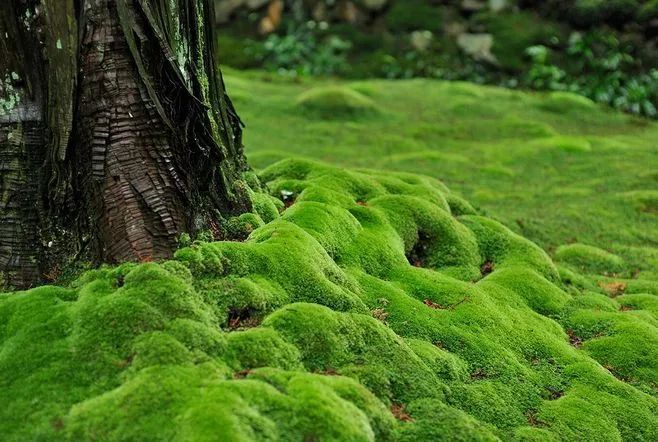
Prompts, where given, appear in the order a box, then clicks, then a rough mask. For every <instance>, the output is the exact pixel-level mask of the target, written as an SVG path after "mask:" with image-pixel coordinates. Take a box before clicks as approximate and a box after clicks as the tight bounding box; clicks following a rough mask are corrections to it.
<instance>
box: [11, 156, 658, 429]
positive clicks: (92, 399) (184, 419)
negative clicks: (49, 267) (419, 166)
mask: <svg viewBox="0 0 658 442" xmlns="http://www.w3.org/2000/svg"><path fill="white" fill-rule="evenodd" d="M260 178H261V181H262V182H263V184H264V185H266V187H267V188H269V189H270V192H271V194H272V197H280V198H281V199H286V202H287V206H288V207H286V208H285V210H283V213H281V214H280V216H279V215H278V209H277V215H276V216H273V217H272V218H271V219H270V220H269V221H268V222H267V223H265V222H264V221H262V218H261V216H260V215H256V214H248V215H243V216H242V217H241V218H237V219H236V220H237V221H233V222H234V223H237V225H238V226H242V225H244V222H247V221H249V222H254V224H257V225H255V226H254V227H255V229H253V230H252V231H251V232H250V234H249V236H248V238H246V239H245V240H244V241H241V242H236V241H234V242H214V243H203V242H196V243H194V244H192V245H191V246H189V247H186V248H184V249H181V250H179V251H178V252H177V254H176V256H175V259H174V260H172V261H167V262H164V263H161V264H156V263H146V264H124V265H122V266H119V267H116V268H109V267H103V268H100V269H97V270H92V271H89V272H86V273H85V274H83V275H82V276H81V277H80V278H79V279H78V280H77V281H75V282H74V283H72V284H71V285H70V287H68V288H61V287H41V288H36V289H33V290H30V291H27V292H21V293H13V294H4V295H0V397H3V398H5V403H4V404H3V405H5V406H4V407H0V433H2V434H3V435H4V436H5V437H6V438H8V439H10V440H24V439H46V440H52V439H70V440H91V439H102V440H119V439H121V440H126V439H128V440H134V439H140V440H141V439H177V438H179V439H190V440H217V439H222V440H277V439H284V440H306V439H309V440H310V439H313V440H327V441H330V440H355V441H360V440H363V441H373V440H497V439H504V440H513V439H518V440H551V439H554V440H565V439H568V440H588V439H592V440H607V439H611V440H618V439H633V438H638V439H643V440H655V439H656V438H658V433H657V431H658V430H656V429H657V428H658V400H657V399H656V390H655V385H656V383H657V382H658V379H657V378H656V373H658V366H656V361H658V332H656V330H657V329H658V318H657V317H656V305H655V304H656V303H655V302H654V301H655V299H654V298H655V295H656V294H658V288H656V287H654V286H653V285H651V281H649V280H640V279H638V280H623V281H625V282H624V284H627V287H626V289H625V291H624V292H623V293H620V294H618V295H617V297H616V298H615V299H613V298H612V297H610V296H607V295H604V294H602V293H596V292H595V291H593V290H599V289H600V288H601V287H599V285H601V284H605V283H609V282H610V281H613V282H614V281H615V280H614V279H612V278H604V277H600V276H592V275H582V274H580V273H579V272H580V270H579V268H578V266H577V265H572V264H571V261H568V260H567V261H566V262H567V263H568V264H569V268H566V267H565V268H561V269H560V271H559V272H558V269H557V268H556V267H555V265H554V264H553V263H552V261H551V259H550V258H549V256H548V255H547V254H546V253H545V252H544V251H543V250H542V249H540V248H539V247H538V246H536V245H534V244H533V243H531V242H530V241H528V240H527V239H525V238H523V237H522V236H520V235H518V234H516V233H514V232H512V231H511V230H510V229H508V228H506V227H505V226H503V225H502V224H500V223H498V222H496V221H494V220H492V219H490V218H487V217H485V216H482V215H475V214H473V213H474V210H473V209H472V207H471V206H470V205H468V203H466V202H464V201H463V200H462V199H461V198H459V197H456V196H455V195H453V194H452V193H451V192H450V190H449V189H448V188H447V187H446V186H445V185H443V184H441V183H440V182H438V181H436V180H434V179H431V178H428V177H423V176H418V175H412V174H409V173H395V172H386V173H384V172H378V171H371V170H346V169H344V168H336V167H331V166H327V165H324V164H319V163H315V162H312V161H305V160H287V161H283V162H281V163H278V164H275V165H273V166H272V167H270V168H268V169H266V170H265V171H263V172H262V173H261V175H260ZM253 184H254V185H253V186H252V187H253V188H254V189H255V190H254V192H256V194H257V193H258V192H257V190H258V188H259V186H260V185H256V181H254V182H253ZM263 188H264V187H263ZM283 191H285V192H283ZM291 195H293V196H294V198H290V196H291ZM258 198H262V200H263V201H268V200H267V199H265V197H264V196H260V197H258ZM272 204H273V205H274V206H275V207H276V206H278V204H275V203H272ZM272 215H274V214H272ZM254 220H257V221H258V220H261V221H258V222H257V223H256V222H255V221H254ZM586 251H588V252H591V250H590V249H586ZM595 251H596V253H593V256H594V257H596V258H597V259H599V260H600V261H601V262H603V263H604V264H606V265H608V264H610V262H613V261H615V260H614V259H611V258H610V257H609V256H608V255H607V254H605V253H603V254H602V253H599V252H600V251H598V249H595ZM558 255H564V251H560V252H559V253H558ZM581 255H582V254H578V253H577V254H576V256H578V257H580V256H581ZM586 255H587V257H588V261H587V263H588V265H590V261H591V260H590V255H591V253H590V254H586ZM568 256H570V255H569V254H568V253H567V257H568ZM569 259H570V258H569ZM599 264H600V263H599ZM564 276H566V277H568V278H569V281H570V282H568V281H561V280H560V278H561V277H564ZM597 278H598V279H597ZM565 279H566V278H565ZM657 287H658V286H657ZM564 288H566V289H568V291H565V290H563V289H564ZM654 290H655V292H654Z"/></svg>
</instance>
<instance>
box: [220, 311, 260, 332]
mask: <svg viewBox="0 0 658 442" xmlns="http://www.w3.org/2000/svg"><path fill="white" fill-rule="evenodd" d="M256 312H257V311H256V310H255V309H253V308H251V307H243V308H232V309H230V310H229V312H228V321H227V322H228V328H229V329H230V330H238V329H245V328H254V327H257V326H258V325H259V324H260V318H258V317H257V316H255V314H256Z"/></svg>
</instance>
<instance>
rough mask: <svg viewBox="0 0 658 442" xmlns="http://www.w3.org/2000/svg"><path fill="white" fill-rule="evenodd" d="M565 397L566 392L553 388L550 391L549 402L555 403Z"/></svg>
mask: <svg viewBox="0 0 658 442" xmlns="http://www.w3.org/2000/svg"><path fill="white" fill-rule="evenodd" d="M562 396H564V391H562V390H555V389H553V388H549V389H548V400H551V401H555V400H558V399H560V398H561V397H562Z"/></svg>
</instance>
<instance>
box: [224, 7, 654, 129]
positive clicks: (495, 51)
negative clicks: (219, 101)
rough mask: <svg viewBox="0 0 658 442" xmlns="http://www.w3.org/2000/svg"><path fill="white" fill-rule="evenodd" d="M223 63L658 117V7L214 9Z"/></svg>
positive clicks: (290, 74)
mask: <svg viewBox="0 0 658 442" xmlns="http://www.w3.org/2000/svg"><path fill="white" fill-rule="evenodd" d="M215 2H216V8H215V9H216V17H215V19H216V24H217V26H218V27H219V29H220V32H219V35H220V37H219V38H220V42H219V50H220V54H219V57H220V58H219V60H220V61H221V62H222V63H223V64H225V65H228V66H232V67H235V68H238V69H266V70H269V71H274V72H278V73H279V74H281V75H285V76H291V77H298V76H309V75H312V76H339V77H345V78H372V77H380V78H414V77H426V78H438V79H445V80H466V81H471V82H475V83H481V84H494V85H500V86H505V87H508V88H525V89H537V90H554V91H570V92H574V93H578V94H581V95H584V96H587V97H589V98H591V99H593V100H595V101H597V102H600V103H606V104H608V105H610V106H612V107H615V108H617V109H621V110H624V111H627V112H630V113H633V114H638V115H645V116H649V117H656V116H657V111H656V106H657V105H658V69H657V67H658V0H568V1H567V0H215Z"/></svg>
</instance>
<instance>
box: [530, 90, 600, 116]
mask: <svg viewBox="0 0 658 442" xmlns="http://www.w3.org/2000/svg"><path fill="white" fill-rule="evenodd" d="M539 106H540V107H541V108H542V109H546V110H547V111H550V112H566V113H575V112H587V111H592V110H593V109H595V108H596V103H594V102H593V101H592V100H590V99H589V98H587V97H583V96H582V95H577V94H574V93H571V92H551V93H549V94H547V95H546V96H545V98H544V99H543V100H542V101H540V102H539Z"/></svg>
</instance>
